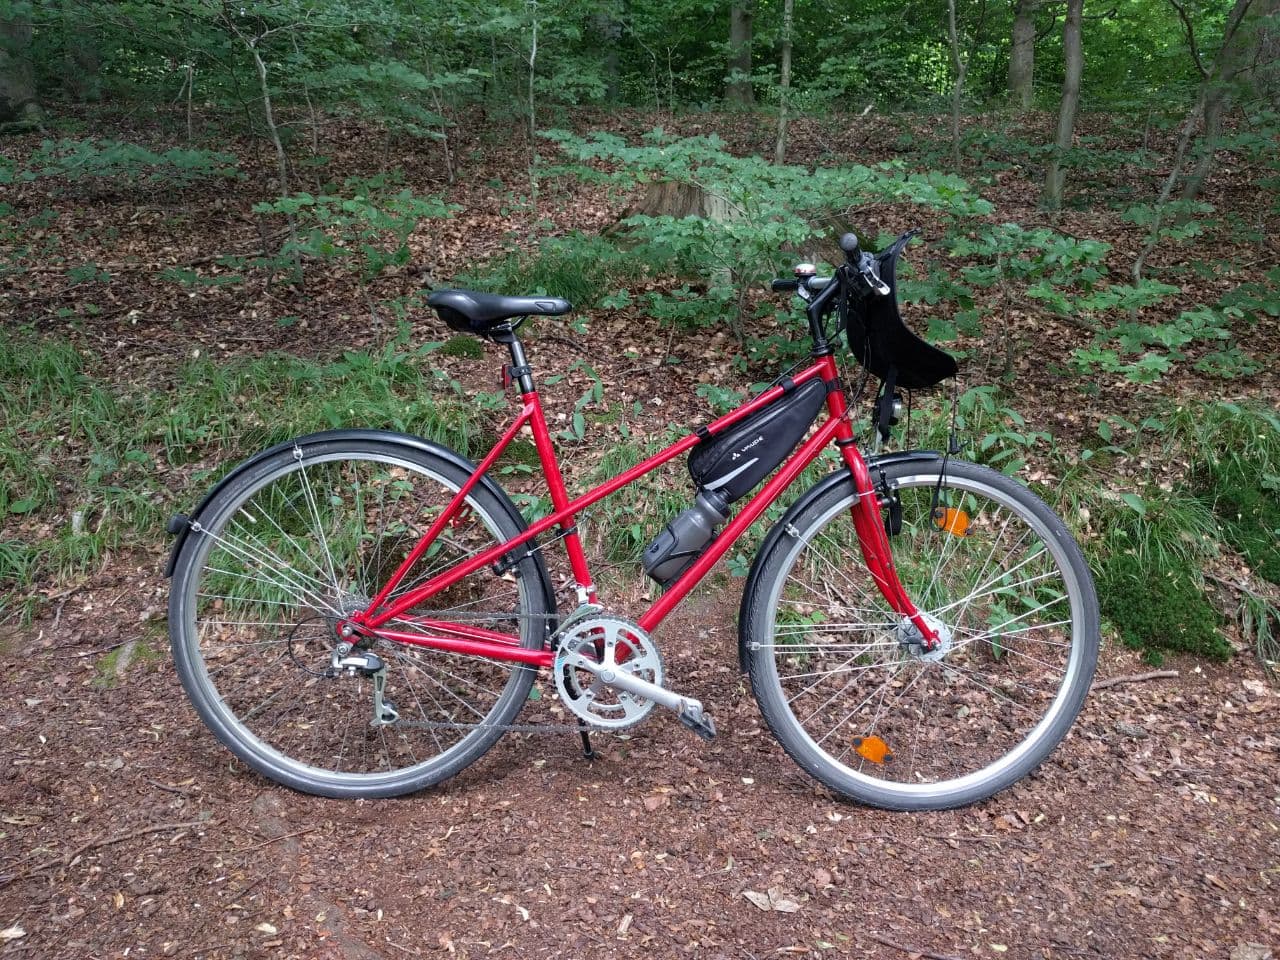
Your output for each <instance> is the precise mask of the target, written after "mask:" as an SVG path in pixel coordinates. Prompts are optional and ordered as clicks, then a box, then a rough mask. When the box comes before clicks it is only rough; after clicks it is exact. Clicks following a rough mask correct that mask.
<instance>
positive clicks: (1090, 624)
mask: <svg viewBox="0 0 1280 960" xmlns="http://www.w3.org/2000/svg"><path fill="white" fill-rule="evenodd" d="M884 473H885V474H886V475H888V477H889V482H890V485H891V486H893V487H894V489H895V490H896V492H897V494H898V496H899V502H900V503H901V506H902V512H903V525H902V528H901V531H900V532H899V533H897V534H894V535H891V536H890V538H889V543H890V547H891V549H892V551H893V560H894V566H895V568H896V570H897V573H898V577H899V579H900V581H901V583H902V585H903V588H904V589H905V591H906V593H907V596H908V597H909V598H911V599H912V601H913V602H914V603H915V605H916V607H917V609H918V610H920V611H921V615H922V616H923V618H924V622H925V623H926V624H927V625H928V626H929V627H930V629H931V630H932V631H933V632H934V633H935V634H936V636H937V637H938V643H937V644H936V645H935V646H933V647H931V648H930V649H928V650H926V649H925V648H924V644H923V642H922V641H921V640H920V638H919V636H918V634H917V633H916V631H915V629H914V628H913V627H912V626H911V624H910V623H909V622H908V621H907V620H906V619H905V618H904V617H903V616H902V615H901V614H899V613H898V612H896V611H895V610H893V609H892V608H891V607H890V605H889V603H888V602H887V601H886V600H885V599H884V597H883V596H882V595H881V593H880V591H879V590H878V589H877V584H876V582H875V579H874V578H873V576H872V574H871V573H870V572H869V571H867V570H866V569H865V567H864V564H863V562H862V560H861V557H860V556H859V557H858V558H857V562H851V560H850V557H851V556H852V555H853V552H854V551H855V550H857V535H856V532H855V530H854V526H853V524H852V522H851V520H850V513H849V510H850V506H851V503H852V498H851V495H850V494H849V493H848V492H846V491H844V490H835V489H833V490H831V491H829V492H828V493H826V494H824V495H822V496H820V497H819V498H818V499H816V500H814V501H813V502H811V503H810V504H809V506H807V507H806V508H804V510H802V511H801V512H800V514H798V515H797V516H796V517H795V518H793V519H790V520H789V521H788V523H790V524H791V525H793V526H794V527H795V528H796V530H794V531H790V532H792V534H793V535H792V537H791V538H789V539H788V538H783V539H782V540H779V541H776V542H775V544H774V546H773V547H772V549H773V550H775V551H776V557H773V556H766V557H762V558H760V560H759V561H758V563H759V564H760V565H761V569H762V570H763V571H764V573H763V575H762V576H761V578H760V579H759V581H758V582H757V583H756V584H755V588H756V591H757V592H756V593H755V594H753V595H752V596H750V597H748V598H747V600H746V604H747V607H746V609H748V611H749V613H750V616H749V617H748V618H747V619H746V620H745V621H744V630H745V637H746V641H747V651H748V656H749V658H750V666H751V681H752V685H753V689H754V690H755V693H756V697H757V699H758V700H759V701H760V705H761V708H762V710H763V712H764V714H765V718H766V720H768V722H769V725H770V728H771V729H772V730H773V731H774V733H775V734H777V736H778V737H779V739H780V740H782V741H783V743H784V745H785V746H786V747H787V749H788V751H789V752H790V753H791V754H792V755H793V756H796V757H798V758H803V759H802V763H803V764H804V766H805V768H806V769H807V770H809V771H810V772H812V773H814V775H815V776H818V777H819V779H821V780H823V782H825V783H826V784H827V785H828V786H830V787H832V788H833V789H835V790H838V791H839V792H842V793H847V794H851V795H853V796H855V797H857V798H858V799H862V800H865V801H867V802H871V803H878V804H883V805H887V806H893V807H901V808H909V809H931V808H937V807H942V806H951V805H954V804H956V803H965V802H970V801H972V800H974V799H978V798H980V797H982V796H986V795H989V794H990V793H991V792H994V791H995V790H998V789H1001V788H1002V787H1004V786H1007V785H1008V784H1009V783H1011V782H1013V781H1014V780H1016V779H1017V778H1018V777H1019V776H1021V775H1022V774H1023V773H1025V772H1026V770H1027V769H1029V768H1030V765H1034V763H1036V762H1038V761H1039V760H1040V759H1043V757H1044V756H1045V755H1046V754H1047V753H1048V752H1049V751H1050V750H1051V749H1052V748H1053V746H1054V745H1055V744H1056V742H1057V740H1058V739H1060V738H1061V737H1062V735H1063V733H1064V732H1065V730H1066V725H1067V724H1068V723H1069V722H1070V720H1071V719H1073V718H1074V711H1075V710H1077V709H1078V703H1079V697H1080V696H1082V695H1083V691H1084V690H1087V688H1088V683H1089V679H1090V677H1091V675H1092V670H1093V664H1094V660H1095V658H1096V650H1097V607H1096V600H1095V598H1094V595H1093V589H1092V583H1091V581H1090V579H1089V577H1088V571H1087V568H1086V567H1085V565H1084V563H1083V560H1082V558H1081V557H1080V555H1079V550H1078V548H1077V547H1076V546H1075V544H1074V543H1072V542H1071V541H1070V540H1069V538H1066V537H1064V536H1063V535H1062V534H1061V533H1060V532H1059V531H1060V530H1061V527H1060V525H1058V524H1057V522H1056V521H1055V520H1054V519H1053V518H1052V516H1051V515H1050V514H1049V513H1048V511H1047V509H1046V508H1044V506H1043V505H1042V504H1040V503H1039V501H1037V500H1036V499H1035V498H1034V497H1033V495H1031V494H1030V493H1028V492H1027V491H1026V490H1025V489H1023V488H1020V487H1018V486H1017V485H1016V484H1015V483H1013V482H1012V481H1010V480H1008V479H1007V478H1004V477H1002V476H1000V475H999V474H996V473H994V472H993V471H990V470H987V469H985V468H981V467H976V466H973V465H971V464H965V463H952V464H950V465H949V467H948V470H947V474H946V477H945V479H943V480H942V481H941V489H940V490H939V478H938V473H937V472H936V469H934V468H933V467H922V466H917V465H915V464H911V463H902V464H893V465H889V466H886V467H885V468H884ZM935 491H938V494H937V500H938V502H940V503H945V504H949V505H950V507H949V508H950V509H955V510H961V511H963V513H964V515H965V517H966V525H965V529H963V530H960V531H954V530H951V529H946V530H944V529H943V528H942V527H940V526H939V525H938V524H937V523H936V522H935V520H934V518H933V516H932V512H931V511H932V504H933V502H934V497H935ZM789 529H790V528H789ZM797 531H798V532H797ZM842 544H852V548H850V547H848V546H842ZM1064 558H1067V559H1066V560H1064ZM846 598H849V599H846ZM1081 611H1083V614H1084V616H1083V617H1082V616H1081ZM913 638H914V639H913ZM1064 688H1070V689H1071V690H1073V691H1077V694H1076V696H1074V697H1064V696H1061V695H1060V692H1061V691H1062V690H1063V689H1064ZM1049 717H1054V718H1059V717H1060V718H1061V719H1062V720H1063V721H1065V722H1060V723H1055V724H1048V723H1045V722H1044V721H1045V720H1046V718H1049ZM1026 741H1031V742H1030V743H1029V744H1027V743H1026ZM1020 745H1025V748H1024V749H1018V748H1019V746H1020Z"/></svg>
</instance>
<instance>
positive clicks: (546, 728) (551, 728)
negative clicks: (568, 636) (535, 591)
mask: <svg viewBox="0 0 1280 960" xmlns="http://www.w3.org/2000/svg"><path fill="white" fill-rule="evenodd" d="M442 613H446V614H448V616H449V619H450V620H476V621H483V620H558V619H563V620H565V621H568V620H571V619H572V616H573V615H572V614H570V615H569V616H568V617H564V618H561V617H560V616H559V615H558V614H554V613H484V612H481V611H470V612H467V613H463V612H461V611H459V612H452V611H442ZM384 642H386V641H384ZM477 659H483V660H489V662H491V663H496V662H497V661H494V660H491V659H490V658H487V657H478V658H477ZM386 726H389V727H413V728H415V729H420V730H501V731H503V732H504V733H582V732H584V731H585V732H587V733H608V732H609V730H608V729H607V728H605V727H598V726H594V725H592V724H589V723H449V722H447V721H444V720H395V721H393V722H391V723H389V724H386Z"/></svg>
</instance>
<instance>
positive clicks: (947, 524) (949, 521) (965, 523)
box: [933, 507, 969, 537]
mask: <svg viewBox="0 0 1280 960" xmlns="http://www.w3.org/2000/svg"><path fill="white" fill-rule="evenodd" d="M933 523H934V526H936V527H937V528H938V529H939V530H941V531H942V532H943V533H949V534H951V535H952V536H953V537H963V536H964V535H965V532H966V531H968V529H969V514H967V513H965V512H964V511H963V510H959V509H957V508H956V507H947V508H946V509H938V510H935V511H933Z"/></svg>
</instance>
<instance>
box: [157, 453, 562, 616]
mask: <svg viewBox="0 0 1280 960" xmlns="http://www.w3.org/2000/svg"><path fill="white" fill-rule="evenodd" d="M368 440H375V441H378V442H380V443H391V444H398V445H400V446H405V447H412V448H413V449H415V450H419V451H421V452H423V453H429V454H431V455H432V456H436V457H439V458H440V459H442V460H445V461H447V462H448V463H450V464H451V465H452V466H455V467H457V468H458V469H460V470H462V471H465V472H466V473H468V474H471V473H475V470H476V465H475V464H474V463H472V462H471V461H470V460H468V459H467V458H466V457H463V456H461V455H459V454H457V453H455V452H454V451H452V450H450V449H449V448H448V447H444V446H441V445H440V444H438V443H432V442H431V441H430V440H424V439H422V438H421V437H415V436H412V435H411V434H407V433H396V432H394V431H391V430H370V429H347V430H324V431H321V432H320V433H310V434H307V435H306V436H304V437H296V438H295V439H292V440H286V441H285V442H284V443H278V444H276V445H275V446H274V447H269V448H268V449H266V450H263V451H261V452H260V453H256V454H254V455H253V456H252V457H250V458H249V459H248V460H246V461H244V462H243V463H241V464H240V465H239V466H237V467H235V468H234V469H232V470H230V471H228V472H227V474H226V475H225V476H224V477H223V478H222V479H221V480H219V481H218V482H217V483H216V484H214V485H213V487H212V489H210V490H209V492H208V493H206V494H205V495H204V499H202V500H201V501H200V502H199V503H198V504H197V505H196V508H195V509H194V510H193V511H192V512H191V514H190V515H189V516H183V515H182V514H177V515H175V516H174V517H173V518H172V519H170V520H169V526H168V530H169V533H171V534H174V535H175V539H174V542H173V549H172V550H171V551H170V552H169V561H168V563H167V564H165V568H164V575H165V577H172V576H173V571H174V568H175V566H176V565H177V562H178V554H179V553H181V551H182V546H183V544H184V543H185V542H186V540H187V534H188V533H189V532H190V530H191V523H192V521H194V520H198V519H199V517H200V514H201V512H202V511H203V510H204V509H205V508H206V507H208V506H209V503H210V501H212V500H213V498H214V497H215V496H217V495H218V493H219V492H220V491H221V490H223V489H224V488H225V487H226V486H227V484H229V483H231V482H232V480H234V479H235V478H236V477H238V476H240V475H241V474H243V473H244V472H245V471H246V470H252V469H253V468H254V467H255V466H257V465H258V464H259V463H261V462H262V461H263V460H265V459H267V458H268V457H271V456H274V455H275V454H277V453H279V452H280V451H282V450H289V449H291V448H293V447H295V446H297V447H302V448H305V447H307V446H310V445H313V444H317V443H332V442H334V441H368ZM479 485H480V486H483V487H484V488H485V489H486V490H487V491H488V492H489V493H491V494H493V496H494V497H496V498H497V500H498V501H499V502H500V503H501V504H503V505H504V506H505V507H506V508H507V510H508V512H509V513H510V514H511V516H512V518H513V519H514V520H515V521H516V522H517V523H518V524H519V525H520V528H521V529H523V528H524V527H525V526H527V524H526V523H525V519H524V517H523V515H522V514H521V513H520V511H519V510H518V509H517V508H516V506H515V504H514V503H512V502H511V498H510V497H508V496H507V494H506V493H505V492H504V491H503V489H502V488H501V487H500V486H498V484H496V483H495V482H494V481H493V480H492V479H490V478H489V477H488V476H487V475H486V476H483V477H481V478H480V481H479ZM533 558H534V560H535V561H536V564H537V569H538V586H539V588H540V589H541V590H542V592H543V595H544V596H545V597H546V600H547V605H546V609H547V610H548V611H549V612H554V611H555V591H554V590H552V588H551V576H550V574H549V573H548V572H547V566H546V564H545V563H544V562H543V559H542V554H541V553H539V552H536V551H535V552H533Z"/></svg>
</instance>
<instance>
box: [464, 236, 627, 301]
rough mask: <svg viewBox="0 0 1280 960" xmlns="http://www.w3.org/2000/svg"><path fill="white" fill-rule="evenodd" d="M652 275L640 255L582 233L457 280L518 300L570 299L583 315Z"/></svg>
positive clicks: (548, 242)
mask: <svg viewBox="0 0 1280 960" xmlns="http://www.w3.org/2000/svg"><path fill="white" fill-rule="evenodd" d="M649 272H650V265H649V264H648V263H647V261H646V260H645V259H644V258H642V257H640V256H639V255H638V254H636V253H633V252H631V251H628V250H623V249H621V248H619V247H617V246H615V245H614V244H612V243H610V242H609V241H608V240H606V239H605V238H603V237H593V236H587V235H585V234H581V233H574V234H570V235H569V236H567V237H552V238H550V239H547V240H544V241H543V242H542V243H541V245H540V246H539V247H538V250H537V252H535V253H532V254H527V253H509V254H507V255H506V256H503V257H500V258H498V259H496V260H492V261H490V262H489V263H487V264H485V265H484V266H483V267H481V268H478V269H476V270H473V271H470V272H468V273H466V274H464V275H461V276H459V277H458V278H457V282H458V284H459V285H460V286H464V287H471V288H473V289H477V290H488V291H492V292H494V293H506V294H512V295H515V296H521V295H525V294H545V295H547V296H552V297H564V298H565V299H566V300H568V301H569V302H570V303H572V304H573V305H574V307H575V308H577V309H578V310H583V309H586V308H587V307H593V306H596V305H597V304H599V303H600V301H601V300H603V299H604V298H605V297H606V296H607V295H609V294H610V293H613V292H614V291H615V290H617V289H618V288H620V287H621V288H625V287H628V286H630V285H632V284H634V283H636V282H637V281H639V280H641V279H642V278H644V277H645V276H647V275H648V273H649Z"/></svg>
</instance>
